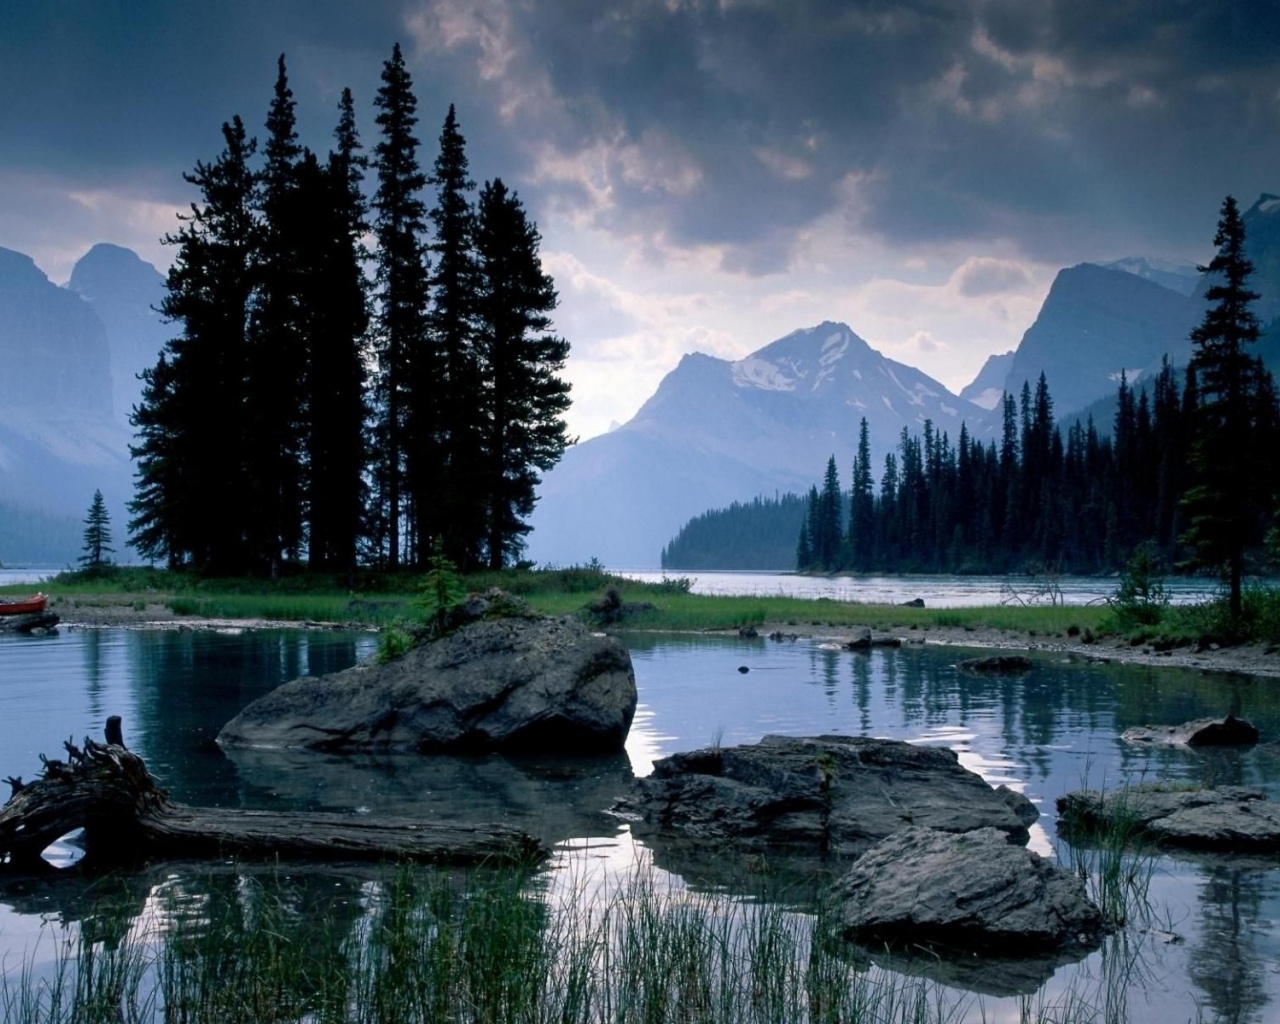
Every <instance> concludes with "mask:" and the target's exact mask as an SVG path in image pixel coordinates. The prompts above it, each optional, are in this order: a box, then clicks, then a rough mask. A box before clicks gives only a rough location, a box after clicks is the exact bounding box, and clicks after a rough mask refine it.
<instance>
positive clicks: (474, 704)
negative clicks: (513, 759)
mask: <svg viewBox="0 0 1280 1024" xmlns="http://www.w3.org/2000/svg"><path fill="white" fill-rule="evenodd" d="M635 709H636V682H635V673H634V672H633V671H632V668H631V657H630V655H629V654H628V653H627V650H626V648H625V647H623V646H622V644H621V643H619V642H618V641H617V640H615V639H613V638H611V637H606V636H601V635H599V634H595V633H591V632H590V631H588V630H587V628H586V627H585V626H583V625H582V624H581V623H580V622H577V621H576V620H574V619H569V618H564V619H548V618H537V617H529V618H525V617H518V618H503V619H492V620H482V621H477V622H472V623H470V624H468V625H466V626H463V627H462V628H461V629H459V630H457V631H456V632H454V633H451V634H449V635H447V636H445V637H443V638H441V639H438V640H435V641H433V642H431V643H426V644H423V645H421V646H419V647H415V648H414V649H412V650H410V651H409V652H408V653H407V654H405V655H403V656H402V657H399V658H395V659H393V660H391V661H389V662H387V663H386V664H383V665H378V664H374V663H372V662H365V663H363V664H360V665H357V666H355V667H354V668H350V669H347V670H346V671H344V672H336V673H334V674H333V675H328V676H320V677H308V678H305V679H295V680H294V681H293V682H290V683H285V684H284V685H283V686H280V687H277V688H276V689H275V690H273V691H271V693H268V694H266V695H265V696H263V697H260V698H259V699H258V700H256V701H254V702H253V703H252V704H250V705H249V706H248V707H247V708H245V709H244V711H242V712H241V713H240V714H239V715H237V716H236V717H235V718H233V719H232V720H231V721H230V722H228V723H227V724H226V725H225V726H223V728H222V731H221V732H220V733H219V734H218V742H219V743H220V744H222V745H223V746H227V747H237V746H241V747H311V748H314V749H321V750H340V751H356V750H416V751H419V752H429V751H465V752H473V751H485V750H503V751H518V752H548V753H557V754H565V753H569V754H573V753H593V754H595V753H611V752H614V751H619V750H621V749H622V747H623V743H624V742H625V740H626V738H627V731H628V730H629V729H630V728H631V719H632V717H633V716H634V714H635Z"/></svg>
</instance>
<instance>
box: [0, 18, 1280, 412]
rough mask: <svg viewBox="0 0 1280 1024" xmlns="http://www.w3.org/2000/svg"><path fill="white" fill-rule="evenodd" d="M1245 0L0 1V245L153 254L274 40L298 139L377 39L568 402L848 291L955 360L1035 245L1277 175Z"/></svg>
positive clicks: (943, 369)
mask: <svg viewBox="0 0 1280 1024" xmlns="http://www.w3.org/2000/svg"><path fill="white" fill-rule="evenodd" d="M1277 39H1280V4H1276V3H1274V2H1271V0H1218V2H1215V3H1204V2H1202V0H1200V2H1197V0H906V2H895V0H883V2H874V0H846V2H838V0H830V2H822V0H362V2H360V3H355V2H349V0H218V2H216V3H210V2H208V0H201V2H199V3H197V2H194V0H33V2H28V3H6V4H3V5H0V90H2V94H3V101H0V140H3V141H2V142H0V197H3V198H0V246H5V247H7V248H12V249H17V250H20V251H22V252H26V253H28V254H30V255H31V256H32V257H33V258H34V259H35V260H36V262H37V263H38V264H39V265H40V266H41V268H42V269H44V270H45V271H46V272H47V273H48V274H49V275H50V277H52V278H53V279H54V280H55V281H64V280H66V278H67V276H68V275H69V273H70V268H71V265H72V263H73V262H74V261H75V260H76V259H77V258H78V257H79V256H80V255H82V254H83V253H84V252H85V250H87V249H88V247H89V246H90V245H91V244H93V243H94V242H97V241H111V242H115V243H117V244H121V245H127V246H130V247H131V248H134V249H136V250H138V251H139V252H140V253H141V254H142V255H143V256H144V257H145V258H147V259H149V260H151V261H152V262H154V263H156V265H157V266H159V267H161V268H162V269H163V268H164V267H166V266H167V263H168V259H169V252H168V250H167V249H166V247H165V246H163V245H161V244H159V238H160V236H161V235H162V234H163V233H164V232H166V231H168V230H171V229H172V228H173V227H174V224H175V220H174V217H175V212H176V211H177V210H178V209H182V208H184V207H185V205H186V204H187V203H189V202H190V201H191V200H192V199H193V198H194V197H193V194H192V193H191V191H190V189H189V187H188V186H186V185H185V184H184V183H183V180H182V173H183V171H185V170H189V169H190V168H191V167H192V166H193V165H194V163H195V162H196V161H197V160H203V159H209V158H211V157H212V156H214V155H215V154H216V153H217V151H218V149H219V148H220V143H221V137H220V134H219V126H220V124H221V123H222V121H224V120H226V119H228V118H230V117H231V116H232V115H233V114H240V115H241V116H242V117H243V118H244V120H245V122H246V124H248V125H250V126H251V128H252V129H253V130H256V131H258V132H259V133H261V124H262V121H263V119H264V117H265V114H266V108H267V103H268V101H269V99H270V96H271V88H272V84H273V81H274V78H275V61H276V57H277V56H278V55H279V54H280V53H281V52H283V53H284V54H285V55H286V60H287V62H288V68H289V75H290V80H291V84H292V86H293V88H294V92H295V95H296V98H297V100H298V104H299V115H300V121H301V131H302V134H303V141H304V142H305V143H307V144H309V145H311V146H312V147H313V148H316V149H320V150H325V149H326V148H327V146H328V143H329V137H330V132H331V130H332V126H333V123H334V121H335V120H336V111H337V102H338V96H339V93H340V91H341V89H342V87H343V86H348V85H349V86H350V87H351V88H352V90H353V91H354V92H355V95H356V100H357V104H358V109H359V113H360V116H361V129H362V132H363V135H364V139H365V141H366V142H367V143H368V144H369V145H372V144H373V142H374V141H376V139H375V126H374V124H373V118H372V108H371V101H372V98H373V94H374V92H375V90H376V88H377V85H378V76H379V74H380V71H381V66H382V62H383V61H384V60H385V59H386V58H387V56H388V55H389V54H390V51H391V47H392V44H393V43H394V42H396V41H399V42H400V43H401V45H402V47H403V49H404V51H405V54H406V57H407V59H408V62H409V66H410V69H411V71H412V73H413V76H414V81H415V85H416V91H417V94H418V98H419V112H420V114H421V116H422V123H421V124H420V129H421V131H420V137H421V138H422V139H423V140H424V151H423V157H424V163H429V162H430V161H431V160H432V159H433V158H434V146H435V138H436V136H437V134H438V131H439V125H440V123H441V122H442V121H443V119H444V115H445V112H446V110H447V108H448V105H449V103H450V102H453V103H455V104H456V105H457V109H458V116H459V119H460V123H461V126H462V130H463V132H464V134H465V135H466V136H467V139H468V152H469V155H470V157H471V164H472V170H473V174H474V176H475V177H476V178H477V179H478V180H483V179H487V178H491V177H495V176H500V177H502V178H503V179H504V180H505V181H506V182H507V183H508V184H509V185H511V186H513V187H515V188H516V189H517V190H518V191H519V192H520V194H521V196H522V197H523V199H524V200H525V203H526V205H527V206H528V207H529V209H530V210H531V212H532V214H533V216H534V217H535V219H536V220H537V221H538V223H539V226H540V229H541V231H542V235H543V256H544V260H545V262H546V265H547V268H548V269H549V270H550V271H551V272H552V273H553V275H554V276H555V279H556V282H557V285H558V287H559V290H560V296H561V307H560V310H559V312H558V318H557V326H558V329H559V331H560V333H562V334H563V335H564V336H566V337H567V338H568V339H569V340H570V342H571V343H572V345H573V356H572V359H571V367H570V370H569V376H570V378H571V380H572V381H573V384H574V394H575V406H574V410H573V413H572V414H571V426H572V428H573V429H574V430H575V431H576V432H578V433H579V434H580V435H581V436H583V437H587V436H591V435H593V434H596V433H599V432H601V431H602V430H604V429H606V428H607V427H608V425H609V423H610V422H611V421H612V420H619V421H623V420H626V419H627V418H628V417H629V416H631V415H632V414H633V413H634V412H635V410H636V409H637V408H638V407H639V405H640V404H641V402H642V401H643V400H644V399H645V398H646V397H647V396H648V395H649V394H650V393H651V392H652V390H653V388H654V387H656V385H657V383H658V381H659V380H660V379H661V377H662V375H663V374H664V373H666V372H667V371H669V370H670V369H671V368H672V367H673V366H674V365H675V364H676V363H677V362H678V361H679V358H680V356H681V355H682V354H683V353H685V352H687V351H691V350H694V349H698V350H701V351H704V352H710V353H712V354H714V355H719V356H725V357H731V358H737V357H740V356H743V355H745V354H747V353H748V352H750V351H752V350H754V349H756V348H759V347H760V346H761V345H764V344H766V343H767V342H769V341H771V340H773V339H774V338H776V337H779V336H781V335H782V334H785V333H787V332H788V331H790V330H792V329H794V328H796V327H801V326H809V325H812V324H814V323H817V322H819V321H822V320H844V321H845V322H847V323H848V324H850V326H852V327H853V328H854V330H855V331H857V332H858V333H859V334H861V335H862V336H863V337H865V338H866V339H867V340H868V341H869V342H870V343H871V344H872V345H873V346H875V347H877V348H879V349H881V350H882V351H884V352H886V353H887V354H889V355H892V356H893V357H894V358H897V359H900V360H903V361H904V362H909V363H913V364H915V365H918V366H920V367H921V368H922V369H924V370H925V371H926V372H928V373H931V374H933V375H934V376H935V377H937V378H938V379H940V380H941V381H942V382H943V383H945V384H947V385H948V386H951V387H952V388H955V389H958V388H959V387H961V386H962V385H963V384H965V383H967V382H968V381H969V380H970V379H971V378H972V377H973V375H974V374H975V373H976V372H977V370H978V368H979V367H980V365H981V364H982V362H983V360H984V359H985V357H986V356H987V355H988V354H990V353H992V352H997V351H1005V350H1007V349H1009V348H1011V347H1013V346H1014V345H1016V344H1017V341H1018V339H1019V338H1020V337H1021V334H1022V332H1023V331H1024V330H1025V329H1026V328H1027V326H1029V324H1030V323H1031V321H1032V319H1033V318H1034V316H1035V312H1036V310H1037V309H1038V307H1039V304H1040V302H1041V300H1042V299H1043V297H1044V294H1045V292H1046V291H1047V289H1048V287H1049V284H1050V283H1051V282H1052V279H1053V275H1054V274H1055V272H1056V271H1057V270H1058V269H1059V268H1060V267H1062V266H1067V265H1071V264H1074V263H1078V262H1081V261H1083V260H1104V259H1115V258H1119V257H1122V256H1128V255H1133V254H1142V255H1150V256H1156V257H1160V258H1164V259H1170V260H1176V261H1186V262H1196V261H1199V262H1204V261H1205V260H1207V259H1208V258H1209V256H1210V254H1211V249H1212V246H1211V241H1212V236H1213V230H1214V225H1215V222H1216V219H1217V213H1218V207H1219V204H1220V202H1221V200H1222V197H1223V196H1224V195H1225V194H1227V193H1228V192H1230V193H1233V194H1235V195H1236V196H1237V197H1238V198H1239V199H1240V200H1241V202H1242V203H1243V204H1244V205H1245V206H1246V207H1247V206H1248V205H1249V204H1250V203H1252V201H1253V200H1254V199H1255V198H1256V197H1257V195H1258V193H1259V192H1262V191H1268V190H1269V191H1274V192H1280V47H1277V46H1276V45H1275V44H1276V40H1277Z"/></svg>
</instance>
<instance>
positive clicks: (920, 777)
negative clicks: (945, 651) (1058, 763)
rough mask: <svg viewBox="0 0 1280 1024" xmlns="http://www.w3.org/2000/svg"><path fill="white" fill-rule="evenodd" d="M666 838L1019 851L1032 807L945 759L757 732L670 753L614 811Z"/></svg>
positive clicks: (817, 848)
mask: <svg viewBox="0 0 1280 1024" xmlns="http://www.w3.org/2000/svg"><path fill="white" fill-rule="evenodd" d="M617 809H618V810H619V811H620V812H623V813H629V814H631V815H633V816H635V817H639V818H641V819H643V820H644V821H645V822H647V823H648V824H649V825H651V826H653V827H654V828H656V829H658V830H660V831H664V832H667V833H671V834H675V835H679V836H683V837H687V838H691V839H696V840H701V841H712V842H724V841H732V842H733V844H734V845H735V847H739V846H745V847H755V848H770V847H772V848H777V849H783V850H790V851H805V852H811V853H831V854H835V855H837V856H843V857H852V856H858V855H859V854H861V853H863V852H865V851H866V850H867V849H869V848H870V847H871V846H873V845H874V844H875V843H877V842H879V841H880V840H881V839H883V838H885V837H886V836H888V835H890V834H891V833H893V832H896V831H898V830H899V829H901V828H904V827H907V826H910V825H923V826H928V827H930V828H935V829H941V830H943V831H946V832H969V831H972V830H973V829H978V828H984V827H993V828H995V829H997V830H998V831H999V832H1000V833H1001V834H1002V835H1004V836H1005V837H1006V838H1007V841H1008V842H1010V843H1018V844H1025V843H1026V842H1027V839H1028V838H1029V836H1028V832H1027V826H1028V824H1029V823H1030V822H1033V821H1034V820H1035V818H1036V817H1037V816H1038V812H1037V811H1036V809H1035V807H1034V805H1033V804H1032V803H1031V802H1030V801H1029V800H1027V799H1026V798H1025V797H1023V796H1021V795H1020V794H1017V793H1013V792H1012V791H1010V790H1008V789H1007V788H1005V787H1001V788H1000V789H999V790H996V789H992V788H991V786H989V785H988V784H987V783H986V782H984V781H983V780H982V778H981V777H980V776H978V775H976V774H974V773H973V772H971V771H968V770H967V769H965V768H962V767H961V766H960V763H959V760H958V759H957V757H956V755H955V753H954V751H951V750H947V749H945V748H940V747H919V746H914V745H912V744H910V743H903V742H900V741H897V740H883V739H871V738H867V737H848V736H818V737H794V736H766V737H765V738H764V739H762V740H761V741H760V742H759V743H755V744H750V745H744V746H738V747H724V748H717V747H712V748H707V749H704V750H695V751H692V752H689V753H681V754H674V755H672V756H671V757H666V758H662V759H661V760H659V761H656V762H655V763H654V769H653V774H652V775H649V776H647V777H645V778H642V779H637V780H636V784H635V789H634V791H633V793H632V796H631V798H630V799H628V800H626V801H623V802H622V803H621V804H620V805H619V806H618V808H617Z"/></svg>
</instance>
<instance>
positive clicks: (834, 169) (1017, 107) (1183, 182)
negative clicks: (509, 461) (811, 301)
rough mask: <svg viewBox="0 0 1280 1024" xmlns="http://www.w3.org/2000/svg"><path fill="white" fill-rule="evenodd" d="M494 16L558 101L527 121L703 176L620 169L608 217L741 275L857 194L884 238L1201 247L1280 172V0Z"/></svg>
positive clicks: (1033, 251)
mask: <svg viewBox="0 0 1280 1024" xmlns="http://www.w3.org/2000/svg"><path fill="white" fill-rule="evenodd" d="M497 6H500V7H502V9H503V10H504V12H505V16H506V17H507V18H508V19H509V22H510V25H511V28H510V37H511V39H512V40H513V41H514V44H513V45H515V46H517V47H518V48H520V49H522V51H523V52H524V53H525V57H526V61H525V63H523V64H521V65H519V68H520V73H522V74H529V73H531V72H535V71H540V72H542V73H545V75H546V76H547V79H548V81H549V82H550V85H551V88H552V90H553V93H554V96H555V98H556V100H557V101H558V109H557V114H556V117H555V118H554V119H553V120H548V121H547V122H540V121H539V120H538V119H536V118H534V119H532V120H529V121H526V122H525V127H527V128H528V129H529V130H530V132H533V133H536V134H537V136H538V138H539V139H540V140H545V139H547V138H552V139H554V140H555V141H556V142H557V143H558V144H559V146H560V147H561V149H562V150H564V151H568V152H571V151H573V149H574V147H575V146H580V147H586V146H588V145H589V144H590V142H591V141H592V140H593V139H606V140H608V141H609V143H610V144H611V145H622V144H626V143H630V144H632V145H634V146H638V147H641V148H642V149H643V147H644V146H645V144H646V141H645V140H646V139H655V138H663V139H666V140H674V143H675V144H676V145H677V146H678V147H680V149H681V151H682V152H683V154H684V156H685V158H686V160H687V161H688V162H689V164H690V166H691V167H692V168H693V169H694V170H696V172H697V174H698V184H697V186H696V187H693V188H690V189H684V190H680V189H663V188H662V187H660V185H659V187H654V185H653V184H652V183H646V185H645V187H631V186H630V185H629V184H628V183H627V181H626V180H625V175H624V174H623V173H622V172H621V171H619V170H618V169H616V168H615V173H614V175H613V180H612V182H611V184H612V185H613V197H614V204H613V206H612V207H611V208H610V209H609V210H608V211H607V213H604V214H602V217H603V218H604V219H603V221H602V223H605V224H606V225H607V226H609V227H610V228H611V229H613V230H617V231H626V230H628V229H631V230H633V231H635V232H636V233H638V234H645V233H652V232H655V231H659V230H660V231H661V232H662V235H663V237H664V238H665V239H667V240H668V241H672V242H675V243H676V244H684V245H688V244H696V243H713V244H724V245H727V246H729V247H730V248H731V250H732V251H731V254H730V257H729V260H730V262H733V263H736V265H738V266H741V267H743V268H746V269H755V270H770V269H777V268H778V267H780V266H782V265H784V264H785V262H786V259H787V255H788V248H789V245H790V243H791V242H792V241H793V239H794V238H795V233H796V232H797V231H798V230H800V229H802V228H804V227H805V226H806V225H809V224H811V223H812V222H813V220H814V219H815V218H816V217H818V216H820V215H822V214H823V213H826V212H830V211H832V210H833V209H836V208H837V207H838V205H839V203H840V202H841V199H842V197H843V196H846V195H847V192H848V189H849V187H853V188H854V190H855V192H856V199H857V202H856V203H855V204H854V209H855V211H856V212H857V214H858V216H859V217H860V218H861V223H862V225H863V226H864V227H865V228H867V229H870V230H872V231H874V232H877V233H879V234H881V235H882V236H884V238H885V239H887V240H888V241H889V242H890V243H906V244H915V243H929V242H935V241H946V240H957V239H959V240H964V239H969V238H989V237H991V236H993V235H994V236H1002V237H1007V238H1009V239H1011V240H1013V241H1014V242H1016V243H1018V244H1020V245H1021V246H1022V247H1023V248H1024V250H1025V251H1026V252H1027V253H1028V254H1029V255H1032V256H1036V257H1040V258H1044V259H1060V258H1064V257H1065V258H1076V255H1077V254H1078V253H1079V251H1080V249H1081V247H1085V248H1086V249H1087V248H1089V247H1093V248H1095V249H1097V250H1098V251H1099V252H1105V251H1109V250H1110V249H1111V248H1112V247H1114V246H1116V245H1119V246H1122V247H1123V245H1124V244H1125V240H1126V239H1130V240H1131V239H1133V238H1134V237H1135V235H1137V236H1140V237H1142V238H1143V239H1145V240H1147V241H1148V242H1149V244H1153V245H1156V246H1166V247H1173V248H1177V247H1179V246H1182V247H1185V246H1186V245H1188V244H1190V243H1191V241H1193V240H1194V239H1197V238H1199V237H1200V234H1201V233H1202V232H1203V224H1204V223H1211V222H1212V220H1213V216H1214V211H1215V210H1216V209H1217V205H1218V202H1219V201H1220V199H1221V196H1222V194H1223V193H1225V192H1227V191H1238V192H1240V193H1241V194H1242V195H1245V196H1248V195H1250V194H1251V193H1252V192H1255V191H1257V190H1260V189H1262V188H1264V187H1267V186H1268V185H1272V186H1274V185H1275V184H1276V182H1275V181H1274V180H1273V179H1274V178H1275V176H1276V175H1278V174H1280V171H1278V170H1276V168H1280V142H1278V141H1277V140H1280V130H1278V129H1280V71H1278V68H1280V54H1278V53H1277V50H1276V48H1275V47H1274V45H1273V43H1274V40H1275V39H1277V38H1280V6H1278V5H1272V4H1265V5H1264V4H1260V3H1256V2H1255V3H1239V2H1236V3H1226V4H1213V5H1209V4H1202V3H1200V4H1195V3H1188V2H1183V0H1140V2H1139V0H1114V2H1113V0H1107V2H1101V0H970V2H969V3H928V2H920V0H917V2H906V3H902V2H892V3H888V2H886V3H875V2H858V3H848V2H844V3H835V2H832V3H819V2H804V0H801V2H776V3H774V2H766V0H761V2H753V0H741V2H712V0H706V2H683V3H681V2H676V0H672V2H657V0H626V2H621V3H609V4H600V3H596V2H586V0H574V2H557V3H543V4H521V5H515V4H511V5H510V6H506V5H497ZM850 182H852V183H853V185H852V186H850V185H849V184H848V183H850ZM567 187H571V186H567ZM1200 208H1203V209H1204V210H1205V214H1204V216H1203V217H1195V216H1189V215H1188V214H1189V211H1192V212H1193V211H1195V210H1198V209H1200ZM1131 244H1132V243H1131Z"/></svg>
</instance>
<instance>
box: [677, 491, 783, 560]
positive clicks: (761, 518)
mask: <svg viewBox="0 0 1280 1024" xmlns="http://www.w3.org/2000/svg"><path fill="white" fill-rule="evenodd" d="M805 511H806V502H805V499H804V498H802V497H800V496H799V495H795V494H784V495H782V496H781V497H775V498H756V499H755V500H754V501H750V502H737V501H735V502H734V503H733V504H732V505H730V506H729V507H728V508H723V509H713V510H711V511H709V512H704V513H702V515H700V516H695V517H694V518H693V519H690V520H689V522H687V523H685V525H684V526H682V527H681V528H680V532H679V533H677V534H676V535H675V537H674V538H673V539H672V541H671V543H670V544H668V545H667V546H666V547H664V548H663V549H662V568H664V569H789V568H791V566H792V565H793V563H794V561H795V554H796V551H795V536H796V531H798V530H799V529H800V527H801V524H803V523H804V521H805Z"/></svg>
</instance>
